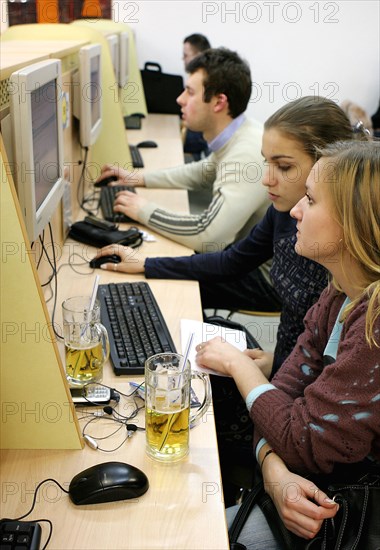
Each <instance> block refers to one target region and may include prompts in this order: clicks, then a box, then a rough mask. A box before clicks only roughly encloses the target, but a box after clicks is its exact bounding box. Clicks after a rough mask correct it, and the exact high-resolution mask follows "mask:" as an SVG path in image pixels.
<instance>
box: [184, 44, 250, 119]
mask: <svg viewBox="0 0 380 550" xmlns="http://www.w3.org/2000/svg"><path fill="white" fill-rule="evenodd" d="M200 69H203V70H204V72H205V76H204V80H203V86H204V101H205V103H209V102H210V101H211V98H212V97H214V96H215V95H218V94H225V95H226V96H227V99H228V105H229V115H230V116H231V117H232V118H236V117H237V116H239V115H240V114H241V113H243V112H244V111H245V110H246V108H247V105H248V101H249V98H250V97H251V91H252V81H251V71H250V68H249V65H248V63H247V62H246V61H244V60H243V59H241V57H239V55H238V54H237V53H236V52H232V51H231V50H227V49H226V48H212V49H209V50H206V51H205V52H203V53H201V54H200V55H198V56H197V57H195V58H194V59H192V60H191V61H190V62H189V64H188V65H187V67H186V71H187V72H188V73H189V74H193V73H195V72H196V71H198V70H200Z"/></svg>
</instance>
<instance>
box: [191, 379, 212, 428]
mask: <svg viewBox="0 0 380 550" xmlns="http://www.w3.org/2000/svg"><path fill="white" fill-rule="evenodd" d="M194 378H198V379H199V380H202V382H203V387H204V398H203V403H202V405H201V406H200V407H199V409H198V410H197V412H196V413H195V414H191V415H190V419H189V423H190V428H193V427H194V426H196V424H198V422H199V421H200V419H201V418H202V416H203V415H204V414H205V412H206V411H207V409H208V408H209V406H210V403H211V397H212V394H211V383H210V377H209V375H208V374H206V373H204V372H196V371H192V372H191V379H192V380H193V379H194Z"/></svg>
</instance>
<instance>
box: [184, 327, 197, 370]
mask: <svg viewBox="0 0 380 550" xmlns="http://www.w3.org/2000/svg"><path fill="white" fill-rule="evenodd" d="M193 340H194V332H191V333H190V334H189V339H188V340H187V344H186V348H185V354H184V356H183V363H182V368H181V371H183V369H184V368H185V365H186V363H187V360H188V357H189V353H190V349H191V345H192V343H193Z"/></svg>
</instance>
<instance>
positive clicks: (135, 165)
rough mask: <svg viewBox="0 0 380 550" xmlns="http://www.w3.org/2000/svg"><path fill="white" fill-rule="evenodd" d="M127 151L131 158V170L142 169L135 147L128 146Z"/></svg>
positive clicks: (140, 159) (141, 161) (141, 162)
mask: <svg viewBox="0 0 380 550" xmlns="http://www.w3.org/2000/svg"><path fill="white" fill-rule="evenodd" d="M129 151H130V153H131V157H132V164H133V168H144V161H143V159H142V156H141V153H140V150H139V148H138V147H137V145H130V146H129Z"/></svg>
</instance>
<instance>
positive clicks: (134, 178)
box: [96, 164, 145, 187]
mask: <svg viewBox="0 0 380 550" xmlns="http://www.w3.org/2000/svg"><path fill="white" fill-rule="evenodd" d="M110 176H116V177H117V178H118V179H117V181H114V182H112V183H110V184H109V185H110V186H112V185H113V186H115V185H129V186H130V187H145V180H144V176H143V175H142V173H141V172H139V171H138V170H132V172H130V171H128V170H124V169H123V168H120V166H117V165H114V164H105V165H104V166H102V169H101V172H100V176H99V177H98V179H97V180H96V181H97V182H98V181H101V180H104V178H108V177H110Z"/></svg>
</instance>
